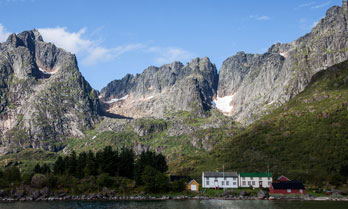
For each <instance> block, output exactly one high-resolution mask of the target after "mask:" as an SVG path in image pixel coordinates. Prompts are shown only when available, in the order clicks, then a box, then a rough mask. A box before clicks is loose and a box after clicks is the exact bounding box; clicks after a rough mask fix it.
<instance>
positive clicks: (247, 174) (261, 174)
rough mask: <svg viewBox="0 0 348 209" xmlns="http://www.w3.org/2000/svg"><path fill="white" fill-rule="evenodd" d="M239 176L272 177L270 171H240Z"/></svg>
mask: <svg viewBox="0 0 348 209" xmlns="http://www.w3.org/2000/svg"><path fill="white" fill-rule="evenodd" d="M239 175H240V177H272V173H240V174H239Z"/></svg>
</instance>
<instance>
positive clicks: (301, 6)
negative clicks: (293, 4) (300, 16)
mask: <svg viewBox="0 0 348 209" xmlns="http://www.w3.org/2000/svg"><path fill="white" fill-rule="evenodd" d="M314 4H315V1H312V2H308V3H304V4H300V5H298V6H297V8H303V7H310V6H313V5H314Z"/></svg>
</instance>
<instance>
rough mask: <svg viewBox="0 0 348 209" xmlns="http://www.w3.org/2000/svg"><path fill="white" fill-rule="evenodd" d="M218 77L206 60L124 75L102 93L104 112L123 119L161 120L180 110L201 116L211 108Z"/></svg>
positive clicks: (152, 68) (212, 66) (173, 64)
mask: <svg viewBox="0 0 348 209" xmlns="http://www.w3.org/2000/svg"><path fill="white" fill-rule="evenodd" d="M217 81H218V75H217V70H216V67H215V65H214V64H212V63H211V62H210V60H209V59H208V58H206V57H204V58H196V59H194V60H192V61H191V62H190V63H188V64H187V65H186V66H184V65H183V64H182V63H180V62H174V63H172V64H168V65H163V66H161V67H153V66H151V67H149V68H147V69H146V70H144V72H143V73H141V74H137V75H135V76H133V75H126V76H125V77H124V78H123V79H121V80H114V81H112V82H111V83H109V84H108V85H107V86H106V87H105V88H103V89H102V90H101V93H100V99H101V102H102V103H103V107H104V109H105V111H107V112H110V113H114V114H119V115H122V116H127V117H132V118H141V117H164V116H165V115H167V114H170V113H173V112H177V111H180V110H183V111H190V112H194V113H195V114H196V115H198V116H204V115H205V114H206V111H207V110H209V109H211V108H212V100H213V98H214V97H215V96H216V89H217Z"/></svg>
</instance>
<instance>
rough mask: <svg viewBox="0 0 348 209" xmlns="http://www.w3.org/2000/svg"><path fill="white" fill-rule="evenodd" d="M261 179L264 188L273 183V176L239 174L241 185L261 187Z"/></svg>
mask: <svg viewBox="0 0 348 209" xmlns="http://www.w3.org/2000/svg"><path fill="white" fill-rule="evenodd" d="M260 181H261V182H262V183H261V184H262V187H263V188H269V187H270V186H271V183H272V177H240V176H239V187H250V186H252V187H253V188H259V187H260Z"/></svg>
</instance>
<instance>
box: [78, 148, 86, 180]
mask: <svg viewBox="0 0 348 209" xmlns="http://www.w3.org/2000/svg"><path fill="white" fill-rule="evenodd" d="M86 161H87V154H86V152H81V153H80V154H79V158H78V160H77V166H76V177H78V178H80V179H81V178H83V177H84V176H85V170H84V169H85V167H86Z"/></svg>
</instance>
